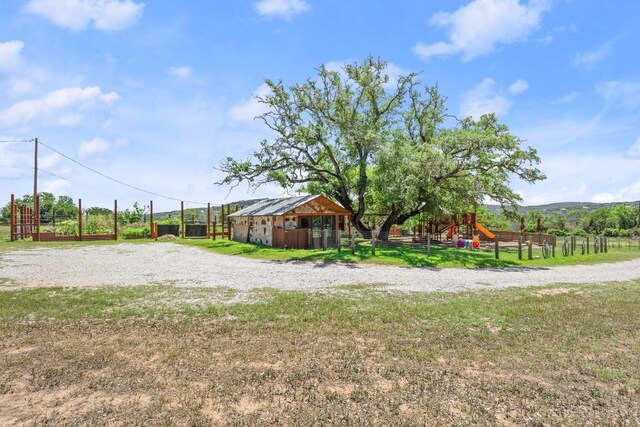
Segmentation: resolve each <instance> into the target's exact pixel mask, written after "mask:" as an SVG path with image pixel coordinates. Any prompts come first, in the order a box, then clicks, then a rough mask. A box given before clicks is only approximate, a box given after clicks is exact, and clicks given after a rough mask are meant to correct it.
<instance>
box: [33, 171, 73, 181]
mask: <svg viewBox="0 0 640 427" xmlns="http://www.w3.org/2000/svg"><path fill="white" fill-rule="evenodd" d="M29 169H31V168H29ZM38 171H39V172H44V173H47V174H49V175H51V176H55V177H56V178H60V179H64V180H65V181H69V182H73V181H72V180H70V179H69V178H65V177H64V176H60V175H56V174H55V173H53V172H49V171H46V170H44V169H40V168H38Z"/></svg>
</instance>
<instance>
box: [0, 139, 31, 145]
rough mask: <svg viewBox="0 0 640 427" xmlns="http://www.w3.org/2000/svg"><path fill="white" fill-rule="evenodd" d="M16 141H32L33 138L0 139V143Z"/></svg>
mask: <svg viewBox="0 0 640 427" xmlns="http://www.w3.org/2000/svg"><path fill="white" fill-rule="evenodd" d="M17 142H33V139H11V140H9V139H5V140H0V143H6V144H13V143H17Z"/></svg>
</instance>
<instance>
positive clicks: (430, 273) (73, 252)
mask: <svg viewBox="0 0 640 427" xmlns="http://www.w3.org/2000/svg"><path fill="white" fill-rule="evenodd" d="M636 278H640V259H636V260H632V261H625V262H619V263H612V264H598V265H579V266H560V267H542V268H495V269H492V268H482V269H475V270H470V269H455V268H448V269H436V268H406V267H392V266H381V265H363V264H357V265H349V264H336V263H309V262H279V261H261V260H255V259H248V258H240V257H236V256H228V255H220V254H215V253H211V252H207V251H205V250H201V249H199V248H194V247H189V246H183V245H179V244H175V243H161V244H160V243H155V244H154V243H149V244H120V245H105V246H77V247H66V248H60V247H50V248H34V249H29V250H22V251H12V252H7V253H4V254H0V283H3V282H4V285H5V286H7V285H13V286H15V287H17V288H24V287H42V286H64V287H99V286H109V285H117V286H135V285H149V284H161V283H167V284H174V285H177V286H186V287H228V288H232V289H235V290H237V291H240V292H242V291H251V290H253V289H256V288H264V287H269V288H275V289H279V290H322V289H330V288H333V287H335V286H339V285H350V284H385V285H386V289H388V290H398V291H406V292H412V291H419V292H433V291H461V290H474V289H493V288H504V287H511V286H518V287H524V286H536V285H547V284H552V283H602V282H609V281H628V280H633V279H636Z"/></svg>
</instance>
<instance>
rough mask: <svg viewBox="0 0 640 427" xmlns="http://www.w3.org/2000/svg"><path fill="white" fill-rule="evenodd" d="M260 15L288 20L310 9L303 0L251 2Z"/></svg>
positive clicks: (262, 0)
mask: <svg viewBox="0 0 640 427" xmlns="http://www.w3.org/2000/svg"><path fill="white" fill-rule="evenodd" d="M253 7H254V9H255V10H256V12H258V14H259V15H260V16H264V17H270V18H272V17H274V18H282V19H284V20H286V21H290V20H291V19H292V18H293V17H294V16H295V15H299V14H301V13H304V12H308V11H309V10H311V6H310V5H309V3H307V2H306V1H305V0H261V1H259V2H257V3H254V4H253Z"/></svg>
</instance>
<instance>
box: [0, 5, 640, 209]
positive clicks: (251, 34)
mask: <svg viewBox="0 0 640 427" xmlns="http://www.w3.org/2000/svg"><path fill="white" fill-rule="evenodd" d="M638 22H640V2H638V1H636V0H626V1H625V0H617V1H612V2H602V1H601V0H529V1H522V0H462V1H455V0H452V1H447V2H427V1H424V0H398V1H396V2H387V1H377V0H369V1H364V0H361V1H360V0H358V1H356V0H353V1H350V0H246V1H245V0H234V1H224V2H218V1H216V2H212V1H209V0H190V1H181V2H177V1H169V0H147V1H146V2H143V1H139V0H2V1H1V2H0V141H17V140H30V139H33V138H35V137H37V138H38V139H39V141H41V144H40V146H39V153H38V162H39V164H38V166H39V169H41V171H40V172H39V174H38V176H39V178H38V187H39V191H48V192H53V193H54V194H56V195H61V194H64V195H68V196H71V197H73V198H74V199H78V198H82V204H83V206H87V207H88V206H101V207H110V206H112V205H113V200H114V199H118V204H119V206H120V207H127V206H131V205H132V204H133V202H135V201H138V202H140V203H142V204H147V203H148V201H149V200H151V199H152V200H154V205H155V207H156V210H173V209H178V208H179V206H180V204H179V202H178V201H177V200H185V201H187V202H186V207H200V206H202V205H201V203H207V202H210V203H212V204H214V205H215V204H220V203H227V202H232V201H235V200H238V199H252V198H259V197H271V196H280V195H282V194H283V189H281V188H278V187H277V186H263V187H261V188H259V189H257V190H255V189H250V188H248V187H247V186H246V185H244V184H241V185H239V186H238V187H236V188H230V187H228V186H219V185H217V184H216V182H217V181H219V180H221V179H222V178H223V175H222V174H221V173H220V172H219V171H218V170H217V167H218V166H219V165H220V163H221V161H222V160H223V159H225V158H226V157H227V156H232V157H234V158H238V159H243V158H246V157H248V156H249V155H250V154H251V152H252V151H254V150H255V149H257V148H258V147H259V144H260V141H261V140H262V139H264V138H268V137H269V133H268V131H267V129H265V127H264V125H263V124H261V122H259V121H256V120H254V117H255V116H256V115H258V114H261V113H262V112H264V110H263V106H262V105H261V104H258V103H257V102H256V101H255V99H254V97H255V95H257V94H262V93H265V86H264V80H265V79H267V78H271V79H275V80H280V79H281V80H282V81H283V82H284V83H285V84H287V85H291V84H295V83H300V82H303V81H304V80H306V79H307V78H309V77H313V76H314V75H315V74H316V70H317V68H318V67H319V66H320V65H322V64H325V65H327V66H328V67H335V68H339V67H340V66H342V65H343V64H346V63H352V62H362V61H363V60H364V59H365V58H367V57H368V56H373V57H376V58H381V59H383V60H385V61H387V62H388V63H389V65H388V68H387V70H388V72H389V75H390V76H391V77H392V78H394V77H396V76H398V75H401V74H404V73H408V72H420V73H421V74H420V78H421V80H422V81H423V82H424V83H425V84H428V85H433V84H437V85H438V86H439V89H440V91H441V93H442V94H444V95H445V96H446V98H447V103H446V106H447V109H448V112H449V113H450V114H453V115H455V116H457V117H466V116H473V117H475V118H477V117H479V116H480V115H481V114H483V113H487V112H495V113H496V114H497V115H498V116H499V118H500V121H501V122H503V123H504V124H506V125H507V126H508V127H509V128H510V130H511V132H512V133H513V134H514V135H516V136H518V137H519V138H521V139H522V140H523V141H524V142H523V145H525V146H531V147H533V148H535V149H537V150H538V154H539V155H540V157H541V158H542V163H541V165H540V168H541V169H542V170H543V171H544V172H545V173H546V175H547V177H548V178H547V180H545V181H543V182H540V183H536V184H535V185H529V184H526V183H522V182H519V181H513V182H512V187H513V188H514V189H515V190H516V191H517V192H519V193H520V194H521V195H522V197H523V199H524V204H525V205H535V204H543V203H552V202H561V201H592V202H615V201H636V200H640V72H639V70H640V53H638V52H639V50H638V46H637V45H638V41H640V25H638ZM54 150H55V151H54ZM33 151H34V144H33V142H0V204H4V203H5V202H4V200H6V201H8V200H9V197H10V194H12V193H14V194H16V195H18V196H21V195H23V194H29V193H32V192H33V161H34V153H33ZM70 159H72V160H70ZM81 165H85V166H87V167H89V168H91V169H93V171H91V170H88V169H86V168H84V167H82V166H81ZM94 171H97V172H100V173H102V175H101V174H98V173H96V172H94ZM103 175H106V176H107V177H109V178H112V180H110V179H108V178H106V177H105V176H103ZM117 181H120V182H117ZM121 183H125V184H128V186H125V185H123V184H121ZM132 187H136V188H137V189H135V188H132ZM140 189H141V190H145V191H148V192H151V193H157V194H159V195H163V196H167V197H160V196H158V195H151V194H149V193H145V192H143V191H140Z"/></svg>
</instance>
